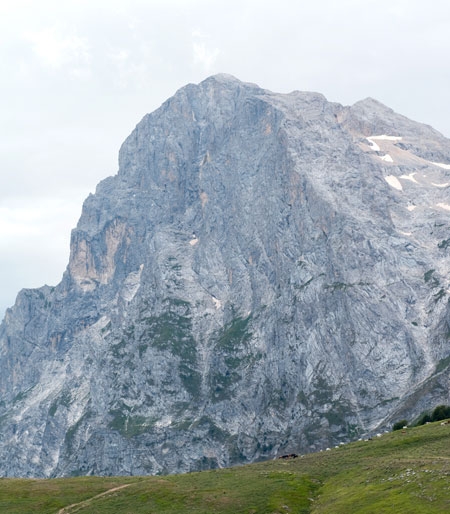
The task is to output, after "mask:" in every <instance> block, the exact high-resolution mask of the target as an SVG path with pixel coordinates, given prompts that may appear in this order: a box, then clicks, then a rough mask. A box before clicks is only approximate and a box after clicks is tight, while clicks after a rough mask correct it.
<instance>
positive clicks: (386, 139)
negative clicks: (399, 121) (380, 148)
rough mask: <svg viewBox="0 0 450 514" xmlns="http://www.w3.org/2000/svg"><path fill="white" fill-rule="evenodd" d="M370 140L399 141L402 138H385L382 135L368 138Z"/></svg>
mask: <svg viewBox="0 0 450 514" xmlns="http://www.w3.org/2000/svg"><path fill="white" fill-rule="evenodd" d="M367 139H369V138H367ZM370 139H379V140H380V139H381V140H383V141H401V140H402V139H403V138H402V137H401V136H387V135H386V134H383V135H382V136H370Z"/></svg>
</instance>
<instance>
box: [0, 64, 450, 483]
mask: <svg viewBox="0 0 450 514" xmlns="http://www.w3.org/2000/svg"><path fill="white" fill-rule="evenodd" d="M371 138H372V139H371ZM449 164H450V141H449V140H446V139H445V138H443V137H442V136H438V135H437V133H436V132H435V131H432V130H431V129H427V128H426V127H425V128H424V126H422V125H420V124H418V123H415V122H412V121H411V120H408V119H407V118H405V117H402V116H400V115H398V114H396V113H394V112H393V111H392V110H390V109H388V108H386V107H385V106H383V105H382V104H380V103H379V102H377V101H376V100H373V99H366V100H363V101H361V102H359V103H356V104H355V105H354V106H352V107H342V106H340V105H337V104H332V103H330V102H328V101H327V100H326V99H325V98H324V97H323V96H322V95H320V94H319V93H299V92H294V93H291V94H286V95H285V94H277V93H271V92H269V91H266V90H264V89H261V88H259V87H258V86H256V85H253V84H247V83H243V82H240V81H239V80H237V79H236V78H234V77H232V76H230V75H224V74H219V75H214V76H212V77H209V78H207V79H206V80H205V81H203V82H202V83H201V84H199V85H188V86H185V87H184V88H182V89H181V90H179V91H178V92H177V93H176V94H175V95H174V96H173V97H171V98H170V99H169V100H167V101H166V102H165V103H164V104H163V105H162V106H161V107H160V108H159V109H157V110H156V111H155V112H153V113H150V114H148V115H146V116H145V117H144V118H143V120H142V121H141V122H140V123H139V124H138V125H137V127H136V129H135V130H134V131H133V132H132V134H130V136H129V137H128V138H127V140H126V141H125V142H124V143H123V145H122V148H121V150H120V170H119V174H118V175H115V176H113V177H109V178H107V179H105V180H104V181H102V182H101V183H100V184H99V186H98V187H97V190H96V193H95V194H94V195H90V196H89V197H88V198H87V199H86V201H85V203H84V206H83V211H82V215H81V217H80V221H79V223H78V225H77V227H76V229H75V230H73V232H72V237H71V248H70V259H69V264H68V267H67V270H66V273H65V274H64V277H63V280H62V282H61V283H60V284H58V285H57V286H56V287H54V288H49V287H43V288H40V289H26V290H23V291H22V292H21V293H20V294H19V295H18V299H17V302H16V304H15V305H14V307H13V308H12V309H10V310H8V315H7V317H6V318H5V320H4V322H3V323H2V324H1V325H0V391H1V395H2V396H1V401H0V419H1V421H2V426H1V431H0V475H1V476H36V477H38V476H39V477H44V476H62V475H70V474H77V475H80V474H86V475H87V474H90V475H92V474H100V475H105V474H114V475H124V474H149V473H151V474H162V473H174V472H188V471H194V470H199V469H206V468H217V467H226V466H230V465H233V464H239V463H244V462H251V461H255V460H260V459H264V458H273V457H275V456H276V455H278V454H280V453H281V454H289V453H294V452H295V453H305V452H310V451H315V450H320V449H325V448H327V447H331V445H336V444H338V443H339V442H342V441H347V440H351V439H354V438H358V437H360V436H362V435H363V434H369V433H371V432H372V431H373V430H374V429H375V427H377V426H379V425H380V424H381V425H382V424H386V423H388V424H389V423H390V422H391V420H392V418H393V417H394V416H397V415H398V413H401V415H402V417H401V418H399V419H402V418H403V417H404V418H406V417H409V418H410V419H411V418H412V417H414V416H416V415H418V414H419V413H420V412H421V411H422V410H424V409H426V408H428V406H429V405H430V404H431V405H432V404H438V403H443V402H445V401H447V398H448V367H449V356H450V340H449V338H448V323H449V322H448V320H449V319H450V307H449V305H450V304H449V303H448V301H447V299H448V296H449V293H448V291H447V286H446V285H447V284H448V283H450V252H449V248H450V241H449V238H448V233H449V231H450V218H449V212H450V205H449V200H448V186H449V184H450V169H449V168H450V166H449ZM17 441H20V444H18V443H17ZM180 448H181V449H182V451H180Z"/></svg>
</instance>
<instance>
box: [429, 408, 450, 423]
mask: <svg viewBox="0 0 450 514" xmlns="http://www.w3.org/2000/svg"><path fill="white" fill-rule="evenodd" d="M447 418H450V406H449V405H438V406H437V407H436V408H435V409H434V411H433V414H432V415H431V420H432V421H441V420H443V419H447Z"/></svg>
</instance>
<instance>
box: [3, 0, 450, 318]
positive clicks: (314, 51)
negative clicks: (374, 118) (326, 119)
mask: <svg viewBox="0 0 450 514" xmlns="http://www.w3.org/2000/svg"><path fill="white" fill-rule="evenodd" d="M449 61H450V3H449V2H448V0H445V1H444V0H442V1H440V0H429V1H428V2H424V1H423V0H420V1H419V0H417V1H416V0H376V1H375V0H374V1H372V0H364V1H362V0H358V1H356V0H340V1H339V2H337V1H335V0H334V1H332V0H329V1H328V0H313V1H312V0H308V1H303V0H291V1H289V0H277V1H264V0H258V1H253V0H239V1H234V0H226V1H222V0H219V1H214V0H208V1H206V0H185V1H181V0H178V1H176V0H173V1H170V0H164V1H163V0H161V1H160V0H147V1H138V0H121V1H114V0H108V1H100V0H97V1H96V0H87V1H85V0H58V1H51V0H33V1H21V0H11V1H10V0H0V98H1V117H0V120H1V132H0V134H1V138H0V318H1V317H2V316H3V313H4V310H5V309H6V307H8V306H11V305H12V304H13V303H14V300H15V296H16V294H17V292H18V291H19V290H20V289H21V288H23V287H38V286H41V285H44V284H46V283H47V284H49V285H55V284H57V283H58V282H59V281H60V279H61V276H62V273H63V271H64V269H65V267H66V265H67V262H68V258H69V238H70V230H71V228H73V227H74V226H75V225H76V223H77V220H78V217H79V215H80V212H81V205H82V202H83V199H84V198H85V197H86V196H87V195H88V194H89V192H93V191H94V190H95V186H96V184H97V183H98V182H99V181H100V180H101V179H102V178H104V177H106V176H108V175H113V174H115V173H116V172H117V154H118V150H119V147H120V144H121V143H122V141H123V140H124V139H125V137H126V136H127V135H128V134H129V133H130V132H131V130H132V129H133V128H134V126H135V125H136V124H137V123H138V122H139V120H140V119H141V118H142V117H143V116H144V114H146V113H147V112H151V111H153V110H154V109H156V108H157V107H159V105H160V104H161V103H162V102H163V101H164V100H166V99H167V98H168V97H170V96H172V95H173V94H174V93H175V91H176V90H177V89H179V88H180V87H182V86H184V85H185V84H187V83H189V82H195V83H198V82H200V81H201V80H203V79H204V78H206V77H207V76H209V75H211V74H214V73H219V72H225V73H230V74H233V75H235V76H236V77H238V78H239V79H241V80H244V81H248V82H255V83H257V84H259V85H260V86H262V87H264V88H266V89H271V90H273V91H278V92H289V91H292V90H294V89H297V90H307V91H319V92H321V93H323V94H324V95H325V96H326V97H327V98H328V99H329V100H332V101H335V102H339V103H342V104H346V105H348V104H352V103H354V102H356V101H358V100H360V99H363V98H366V97H368V96H372V97H374V98H376V99H378V100H380V101H381V102H383V103H385V104H387V105H388V106H389V107H392V108H393V109H394V110H396V111H397V112H400V113H402V114H404V115H406V116H408V117H410V118H412V119H415V120H417V121H422V122H425V123H428V124H430V125H432V126H433V127H435V128H436V129H438V130H440V131H441V132H443V133H444V134H445V135H446V136H448V137H450V103H449V92H450V62H449Z"/></svg>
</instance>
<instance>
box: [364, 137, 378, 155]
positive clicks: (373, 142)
mask: <svg viewBox="0 0 450 514" xmlns="http://www.w3.org/2000/svg"><path fill="white" fill-rule="evenodd" d="M366 139H367V141H369V143H370V149H371V150H373V151H374V152H379V151H380V147H379V146H378V145H377V144H376V143H375V141H372V139H371V138H370V137H367V138H366Z"/></svg>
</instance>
